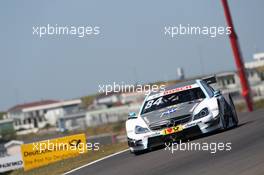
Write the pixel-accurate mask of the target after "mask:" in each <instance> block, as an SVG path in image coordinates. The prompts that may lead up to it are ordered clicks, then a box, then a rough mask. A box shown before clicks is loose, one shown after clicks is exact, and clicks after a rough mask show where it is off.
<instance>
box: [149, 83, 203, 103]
mask: <svg viewBox="0 0 264 175" xmlns="http://www.w3.org/2000/svg"><path fill="white" fill-rule="evenodd" d="M196 87H199V86H198V84H192V85H187V86H183V87H177V88H174V89H170V90H166V91H163V92H160V93H157V94H154V95H151V96H149V97H148V98H147V101H149V100H152V99H154V98H158V97H161V96H165V95H169V94H173V93H176V92H181V91H185V90H188V89H193V88H196Z"/></svg>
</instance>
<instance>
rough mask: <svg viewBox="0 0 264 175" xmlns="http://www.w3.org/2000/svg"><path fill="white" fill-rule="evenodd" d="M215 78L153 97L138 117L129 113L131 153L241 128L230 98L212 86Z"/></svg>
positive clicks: (146, 100) (169, 89) (174, 88)
mask: <svg viewBox="0 0 264 175" xmlns="http://www.w3.org/2000/svg"><path fill="white" fill-rule="evenodd" d="M212 83H216V79H215V77H209V78H205V79H198V80H193V81H188V82H184V83H179V84H176V85H174V86H169V87H166V88H165V90H164V89H163V91H159V92H152V93H150V94H149V95H148V96H147V97H146V98H145V100H144V102H143V105H142V106H141V109H140V112H139V114H136V113H134V112H132V113H130V115H129V118H128V120H127V121H126V132H127V139H128V145H129V148H130V151H131V152H132V153H134V154H138V153H141V152H142V151H143V150H148V149H150V148H152V147H155V146H159V145H162V144H164V143H165V142H171V141H175V140H179V139H183V138H184V139H186V138H188V137H193V136H196V135H200V134H204V133H208V132H211V131H215V130H218V129H222V130H225V129H227V128H230V127H235V126H237V125H238V117H237V114H236V110H235V106H234V104H233V101H232V98H231V96H230V95H229V94H226V95H222V94H221V92H220V91H219V90H214V89H213V88H212V87H211V86H210V84H212Z"/></svg>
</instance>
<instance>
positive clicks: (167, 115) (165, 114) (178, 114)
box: [141, 100, 201, 125]
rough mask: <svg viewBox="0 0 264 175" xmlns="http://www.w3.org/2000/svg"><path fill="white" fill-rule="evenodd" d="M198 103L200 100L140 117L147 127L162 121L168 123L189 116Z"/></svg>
mask: <svg viewBox="0 0 264 175" xmlns="http://www.w3.org/2000/svg"><path fill="white" fill-rule="evenodd" d="M200 102H201V100H196V101H192V102H186V103H181V104H178V105H172V106H169V107H166V108H162V109H159V110H156V111H152V112H149V113H146V114H142V115H141V117H142V118H143V120H144V121H145V122H146V124H147V125H152V124H155V123H157V124H158V123H160V122H162V121H168V120H170V119H177V118H182V117H184V116H189V115H191V114H192V113H193V111H194V109H195V107H196V106H198V104H199V103H200Z"/></svg>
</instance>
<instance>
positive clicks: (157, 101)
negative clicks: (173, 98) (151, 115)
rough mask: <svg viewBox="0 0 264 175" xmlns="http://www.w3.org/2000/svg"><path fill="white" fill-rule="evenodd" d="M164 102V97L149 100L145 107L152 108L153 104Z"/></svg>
mask: <svg viewBox="0 0 264 175" xmlns="http://www.w3.org/2000/svg"><path fill="white" fill-rule="evenodd" d="M161 103H162V97H160V98H158V99H157V100H149V101H148V103H147V104H146V106H145V109H148V108H150V107H151V106H152V105H156V106H159V105H160V104H161Z"/></svg>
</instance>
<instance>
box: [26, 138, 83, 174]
mask: <svg viewBox="0 0 264 175" xmlns="http://www.w3.org/2000/svg"><path fill="white" fill-rule="evenodd" d="M86 152H87V147H86V137H85V134H77V135H72V136H66V137H61V138H57V139H52V140H45V141H40V142H35V143H31V144H23V145H21V153H22V158H23V162H24V170H25V171H27V170H30V169H34V168H38V167H40V166H43V165H47V164H50V163H53V162H57V161H60V160H63V159H67V158H70V157H75V156H78V155H80V154H81V153H86Z"/></svg>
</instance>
